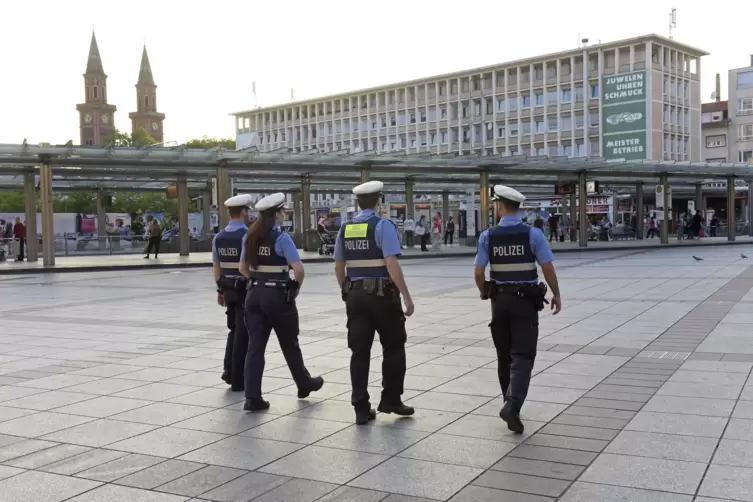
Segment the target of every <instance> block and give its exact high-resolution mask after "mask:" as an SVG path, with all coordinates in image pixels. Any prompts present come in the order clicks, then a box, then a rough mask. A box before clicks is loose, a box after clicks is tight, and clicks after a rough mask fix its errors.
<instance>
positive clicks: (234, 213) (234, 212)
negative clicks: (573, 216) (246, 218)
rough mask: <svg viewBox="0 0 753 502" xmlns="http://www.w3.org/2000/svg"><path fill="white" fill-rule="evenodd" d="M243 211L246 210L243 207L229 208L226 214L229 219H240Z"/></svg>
mask: <svg viewBox="0 0 753 502" xmlns="http://www.w3.org/2000/svg"><path fill="white" fill-rule="evenodd" d="M244 209H246V208H245V207H243V206H236V207H229V208H227V212H228V214H229V215H230V217H231V218H240V217H241V214H242V213H243V210H244Z"/></svg>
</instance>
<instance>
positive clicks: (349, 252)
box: [341, 215, 390, 279]
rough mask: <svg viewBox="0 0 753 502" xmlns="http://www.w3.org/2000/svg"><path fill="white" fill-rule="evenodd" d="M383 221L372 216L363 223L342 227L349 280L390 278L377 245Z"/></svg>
mask: <svg viewBox="0 0 753 502" xmlns="http://www.w3.org/2000/svg"><path fill="white" fill-rule="evenodd" d="M380 221H382V219H381V218H380V217H379V216H376V215H374V216H372V217H371V218H369V219H368V220H366V221H365V222H363V223H346V224H345V225H343V227H342V234H341V236H342V239H341V240H342V246H343V249H344V251H345V268H346V273H347V275H348V278H350V279H359V278H364V277H368V278H371V277H373V278H379V277H389V276H390V274H389V273H388V272H387V266H386V265H385V263H384V254H382V250H381V249H379V247H378V246H377V243H376V228H377V225H378V224H379V222H380Z"/></svg>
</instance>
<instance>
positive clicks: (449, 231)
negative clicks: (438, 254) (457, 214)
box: [444, 216, 455, 246]
mask: <svg viewBox="0 0 753 502" xmlns="http://www.w3.org/2000/svg"><path fill="white" fill-rule="evenodd" d="M454 237H455V221H454V220H453V219H452V216H450V217H448V218H447V224H446V225H445V230H444V245H445V246H446V245H447V240H448V239H449V241H450V246H452V241H453V239H454Z"/></svg>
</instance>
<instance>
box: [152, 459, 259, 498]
mask: <svg viewBox="0 0 753 502" xmlns="http://www.w3.org/2000/svg"><path fill="white" fill-rule="evenodd" d="M247 472H248V471H244V470H241V469H231V468H229V467H220V466H217V465H210V466H207V467H205V468H203V469H199V470H198V471H194V472H192V473H191V474H188V475H186V476H183V477H181V478H178V479H176V480H174V481H170V482H169V483H165V484H164V485H161V486H158V487H157V488H156V490H157V491H161V492H167V493H174V494H177V495H185V496H188V497H196V496H198V495H201V494H202V493H206V492H208V491H210V490H212V489H214V488H216V487H218V486H221V485H224V484H225V483H227V482H228V481H230V480H233V479H236V478H239V477H241V476H243V475H244V474H246V473H247Z"/></svg>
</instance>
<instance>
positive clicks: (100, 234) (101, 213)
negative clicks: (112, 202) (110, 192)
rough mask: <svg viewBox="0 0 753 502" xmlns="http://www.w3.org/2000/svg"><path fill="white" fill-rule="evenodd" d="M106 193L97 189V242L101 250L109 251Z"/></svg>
mask: <svg viewBox="0 0 753 502" xmlns="http://www.w3.org/2000/svg"><path fill="white" fill-rule="evenodd" d="M105 196H106V195H105V191H104V190H102V189H101V188H97V242H98V243H99V250H100V251H104V250H105V249H107V209H106V208H105V206H106V203H105Z"/></svg>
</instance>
